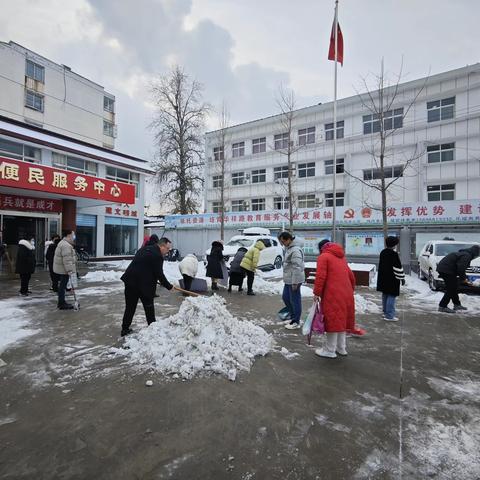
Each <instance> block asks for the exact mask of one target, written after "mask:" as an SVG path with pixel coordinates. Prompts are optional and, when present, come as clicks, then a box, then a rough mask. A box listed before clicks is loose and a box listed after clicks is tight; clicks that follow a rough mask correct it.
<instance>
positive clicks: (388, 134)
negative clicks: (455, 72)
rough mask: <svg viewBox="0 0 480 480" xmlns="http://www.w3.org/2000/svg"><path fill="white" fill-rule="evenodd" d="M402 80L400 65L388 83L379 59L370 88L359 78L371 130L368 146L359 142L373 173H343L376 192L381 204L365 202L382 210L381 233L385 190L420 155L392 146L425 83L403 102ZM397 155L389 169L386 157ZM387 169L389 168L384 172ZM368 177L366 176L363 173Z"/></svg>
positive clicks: (385, 223)
mask: <svg viewBox="0 0 480 480" xmlns="http://www.w3.org/2000/svg"><path fill="white" fill-rule="evenodd" d="M401 80H402V66H401V67H400V72H399V74H398V75H396V78H395V81H394V82H392V83H390V82H389V81H388V79H387V78H386V75H385V72H384V67H383V59H382V63H381V68H380V74H379V75H377V76H376V77H375V85H374V88H370V87H369V85H368V84H367V80H366V79H365V78H362V83H363V87H364V88H365V92H366V93H358V92H357V95H358V96H359V98H360V100H361V102H362V106H363V107H364V108H365V109H366V110H368V111H369V112H370V114H371V115H372V122H371V130H372V131H371V133H373V134H374V136H372V138H371V140H372V141H371V143H370V144H369V145H366V144H365V143H364V144H363V147H364V150H365V151H366V152H367V153H368V154H369V155H370V156H371V158H372V160H373V164H374V165H375V175H374V174H373V172H372V175H369V177H370V178H364V177H363V176H362V177H359V176H357V175H354V174H352V172H350V171H347V170H345V173H346V174H347V175H349V176H350V177H352V178H354V179H355V180H357V181H358V182H360V183H361V184H362V185H364V186H366V187H368V188H369V189H371V190H372V191H374V192H380V197H381V204H380V205H374V204H373V205H368V206H369V207H370V208H372V209H374V210H379V211H381V212H382V226H383V227H382V228H383V236H384V238H385V239H386V238H387V236H388V224H387V219H388V216H387V194H388V192H389V190H390V189H391V188H392V187H393V186H394V185H395V184H396V183H397V182H398V180H399V179H400V178H402V177H404V176H405V171H406V170H407V169H408V168H409V167H413V165H414V163H415V161H416V160H418V159H419V158H420V157H421V156H422V155H423V153H424V152H423V151H422V152H419V151H418V149H417V147H416V146H415V149H414V151H408V150H407V149H399V148H394V147H393V143H394V142H393V137H394V135H395V133H396V132H397V131H398V129H400V128H402V127H403V123H404V120H405V118H406V116H407V115H408V112H409V111H410V110H411V109H412V107H413V106H414V105H415V102H416V101H417V98H418V97H419V95H420V94H421V92H422V91H423V89H424V88H425V85H426V81H427V80H425V83H424V84H423V85H422V87H421V88H419V89H418V91H417V92H416V93H415V94H414V96H413V98H412V99H411V100H410V101H409V102H408V103H407V104H405V103H404V100H401V99H400V91H399V86H400V82H401ZM394 155H395V156H397V157H401V158H402V162H401V165H398V166H397V168H393V167H394V166H393V165H391V162H390V161H389V158H392V157H393V156H394ZM387 169H388V170H389V172H388V174H387ZM367 177H368V176H367Z"/></svg>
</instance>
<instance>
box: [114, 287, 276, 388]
mask: <svg viewBox="0 0 480 480" xmlns="http://www.w3.org/2000/svg"><path fill="white" fill-rule="evenodd" d="M272 345H273V340H272V337H271V335H269V334H268V333H267V332H266V331H265V330H264V329H263V328H261V327H259V326H257V325H254V324H253V323H251V322H249V321H246V320H239V319H238V318H236V317H234V316H233V315H232V314H231V313H230V312H229V311H228V309H227V307H226V302H225V300H224V299H223V298H221V297H219V296H216V295H215V296H213V297H197V298H186V299H185V300H184V301H183V303H182V305H181V306H180V310H179V311H178V313H176V314H175V315H172V316H170V317H167V318H159V319H157V322H156V323H154V324H152V325H150V326H149V328H145V329H143V330H141V331H140V332H139V333H138V334H133V335H131V336H129V337H127V339H126V341H125V347H126V349H124V348H120V349H114V351H115V352H116V353H117V354H119V355H122V356H126V357H128V358H129V359H130V360H131V361H132V363H133V364H134V365H140V366H141V367H142V368H145V369H146V370H147V371H148V370H154V371H158V372H160V373H163V374H167V375H173V376H174V377H176V378H178V377H182V378H191V377H193V376H196V375H201V374H208V373H217V374H221V375H224V376H226V377H227V378H229V379H230V380H232V381H233V380H235V378H236V376H237V373H238V372H239V371H247V372H248V371H250V368H251V366H252V364H253V362H254V359H255V356H257V355H266V354H267V353H268V352H270V351H271V349H272Z"/></svg>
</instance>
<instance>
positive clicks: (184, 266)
mask: <svg viewBox="0 0 480 480" xmlns="http://www.w3.org/2000/svg"><path fill="white" fill-rule="evenodd" d="M178 268H179V269H180V273H181V274H182V275H188V276H189V277H196V275H197V271H198V260H197V257H196V256H195V255H193V254H192V253H189V254H188V255H187V256H186V257H185V258H184V259H183V260H182V261H181V262H180V263H179V264H178Z"/></svg>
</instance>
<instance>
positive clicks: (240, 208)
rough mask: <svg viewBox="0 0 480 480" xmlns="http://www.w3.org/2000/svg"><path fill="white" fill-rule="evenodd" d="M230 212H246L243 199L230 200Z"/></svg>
mask: <svg viewBox="0 0 480 480" xmlns="http://www.w3.org/2000/svg"><path fill="white" fill-rule="evenodd" d="M231 211H232V212H246V211H247V209H246V207H245V200H232V209H231Z"/></svg>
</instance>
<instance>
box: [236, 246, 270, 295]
mask: <svg viewBox="0 0 480 480" xmlns="http://www.w3.org/2000/svg"><path fill="white" fill-rule="evenodd" d="M264 248H265V244H264V243H263V242H262V241H261V240H257V241H256V242H255V244H254V245H253V247H251V248H250V249H249V250H248V252H247V253H246V254H245V256H244V257H243V259H242V261H241V263H240V266H241V267H242V268H243V271H244V272H245V274H246V275H247V295H255V294H254V293H253V281H254V280H255V270H256V269H257V266H258V262H259V260H260V252H261V251H262V250H263V249H264Z"/></svg>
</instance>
